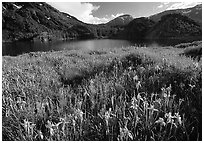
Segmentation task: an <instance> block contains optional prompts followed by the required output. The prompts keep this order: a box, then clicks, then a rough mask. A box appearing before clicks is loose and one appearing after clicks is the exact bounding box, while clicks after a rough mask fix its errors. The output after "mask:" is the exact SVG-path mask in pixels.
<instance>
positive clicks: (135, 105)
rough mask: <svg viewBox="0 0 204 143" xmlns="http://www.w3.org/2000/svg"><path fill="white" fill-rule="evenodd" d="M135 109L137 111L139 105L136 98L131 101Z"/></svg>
mask: <svg viewBox="0 0 204 143" xmlns="http://www.w3.org/2000/svg"><path fill="white" fill-rule="evenodd" d="M130 108H133V109H137V108H138V105H137V99H136V98H135V96H134V97H133V98H132V99H131V107H130Z"/></svg>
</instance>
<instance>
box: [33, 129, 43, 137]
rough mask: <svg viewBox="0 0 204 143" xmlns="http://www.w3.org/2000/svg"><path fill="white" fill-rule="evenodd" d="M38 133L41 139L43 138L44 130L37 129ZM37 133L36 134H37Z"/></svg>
mask: <svg viewBox="0 0 204 143" xmlns="http://www.w3.org/2000/svg"><path fill="white" fill-rule="evenodd" d="M37 133H38V134H37V135H38V136H39V137H40V138H41V139H43V134H42V132H41V131H40V130H37ZM37 135H36V136H37ZM35 138H36V137H35Z"/></svg>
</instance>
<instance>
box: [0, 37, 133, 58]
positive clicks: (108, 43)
mask: <svg viewBox="0 0 204 143" xmlns="http://www.w3.org/2000/svg"><path fill="white" fill-rule="evenodd" d="M134 45H135V43H134V42H130V41H127V40H112V39H94V40H73V41H55V42H44V43H43V42H29V41H27V42H25V41H24V42H14V43H2V54H3V56H5V55H10V56H16V55H20V54H23V53H29V52H37V51H51V50H54V51H61V50H73V49H75V50H81V49H83V50H94V49H101V48H115V47H118V48H120V47H127V46H134Z"/></svg>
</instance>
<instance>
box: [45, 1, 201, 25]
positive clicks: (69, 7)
mask: <svg viewBox="0 0 204 143" xmlns="http://www.w3.org/2000/svg"><path fill="white" fill-rule="evenodd" d="M200 3H201V2H194V1H193V2H192V1H191V2H189V1H186V2H48V4H50V5H51V6H53V7H55V8H56V9H58V10H59V11H62V12H65V13H68V14H70V15H72V16H74V17H76V18H77V19H79V20H81V21H83V22H85V23H91V24H100V23H106V22H108V21H110V20H112V19H114V18H116V17H118V16H120V15H123V14H130V15H132V16H133V17H134V18H138V17H148V16H150V15H153V14H156V13H159V12H162V11H165V10H171V9H181V8H189V7H193V6H195V5H197V4H200Z"/></svg>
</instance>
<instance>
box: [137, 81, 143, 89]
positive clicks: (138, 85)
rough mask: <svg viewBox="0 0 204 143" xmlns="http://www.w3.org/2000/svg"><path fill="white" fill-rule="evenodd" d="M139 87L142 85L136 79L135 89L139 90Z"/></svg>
mask: <svg viewBox="0 0 204 143" xmlns="http://www.w3.org/2000/svg"><path fill="white" fill-rule="evenodd" d="M140 87H142V85H141V82H140V81H138V82H137V83H136V88H137V90H139V88H140Z"/></svg>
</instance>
